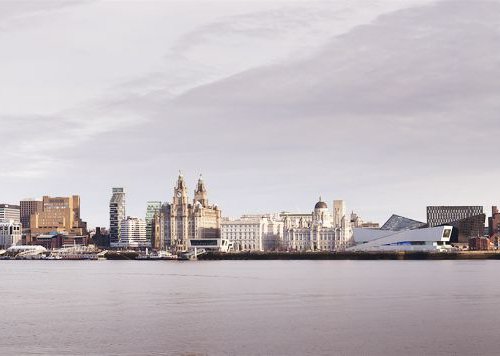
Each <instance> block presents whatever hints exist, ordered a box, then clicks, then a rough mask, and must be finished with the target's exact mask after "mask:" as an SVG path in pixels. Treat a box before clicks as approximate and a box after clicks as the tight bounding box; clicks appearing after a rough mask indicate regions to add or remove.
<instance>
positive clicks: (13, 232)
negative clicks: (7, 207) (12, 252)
mask: <svg viewBox="0 0 500 356" xmlns="http://www.w3.org/2000/svg"><path fill="white" fill-rule="evenodd" d="M21 238H22V227H21V223H20V222H19V221H15V220H12V219H9V220H7V219H3V220H0V249H1V250H4V249H7V248H9V247H11V246H15V245H19V244H20V243H21Z"/></svg>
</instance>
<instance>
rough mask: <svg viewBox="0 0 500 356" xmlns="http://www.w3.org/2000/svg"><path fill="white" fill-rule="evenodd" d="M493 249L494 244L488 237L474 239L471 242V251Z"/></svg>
mask: <svg viewBox="0 0 500 356" xmlns="http://www.w3.org/2000/svg"><path fill="white" fill-rule="evenodd" d="M493 248H494V244H493V243H492V242H491V240H490V239H489V238H488V237H486V236H479V237H473V238H471V239H470V240H469V250H470V251H489V250H493Z"/></svg>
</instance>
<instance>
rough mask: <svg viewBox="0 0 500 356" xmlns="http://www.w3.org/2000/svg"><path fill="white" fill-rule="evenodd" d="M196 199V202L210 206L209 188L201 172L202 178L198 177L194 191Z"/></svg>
mask: <svg viewBox="0 0 500 356" xmlns="http://www.w3.org/2000/svg"><path fill="white" fill-rule="evenodd" d="M194 201H195V203H196V202H199V203H200V204H201V205H202V206H204V207H207V206H208V197H207V188H206V187H205V182H204V181H203V176H202V175H201V174H200V178H198V185H197V187H196V191H195V192H194Z"/></svg>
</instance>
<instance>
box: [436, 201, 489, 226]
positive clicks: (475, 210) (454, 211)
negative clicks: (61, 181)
mask: <svg viewBox="0 0 500 356" xmlns="http://www.w3.org/2000/svg"><path fill="white" fill-rule="evenodd" d="M481 214H483V207H482V206H428V207H427V224H428V225H429V227H434V226H441V225H445V224H448V223H450V222H453V221H459V220H463V219H466V218H470V217H472V216H477V215H481Z"/></svg>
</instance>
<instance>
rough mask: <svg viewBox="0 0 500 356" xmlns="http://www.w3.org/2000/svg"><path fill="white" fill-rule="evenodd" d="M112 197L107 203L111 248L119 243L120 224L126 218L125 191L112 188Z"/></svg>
mask: <svg viewBox="0 0 500 356" xmlns="http://www.w3.org/2000/svg"><path fill="white" fill-rule="evenodd" d="M112 192H113V195H112V196H111V200H110V201H109V242H110V243H111V246H113V245H115V246H116V244H118V243H119V242H120V222H121V221H122V220H124V219H125V218H126V214H125V190H124V189H123V188H113V191H112Z"/></svg>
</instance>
